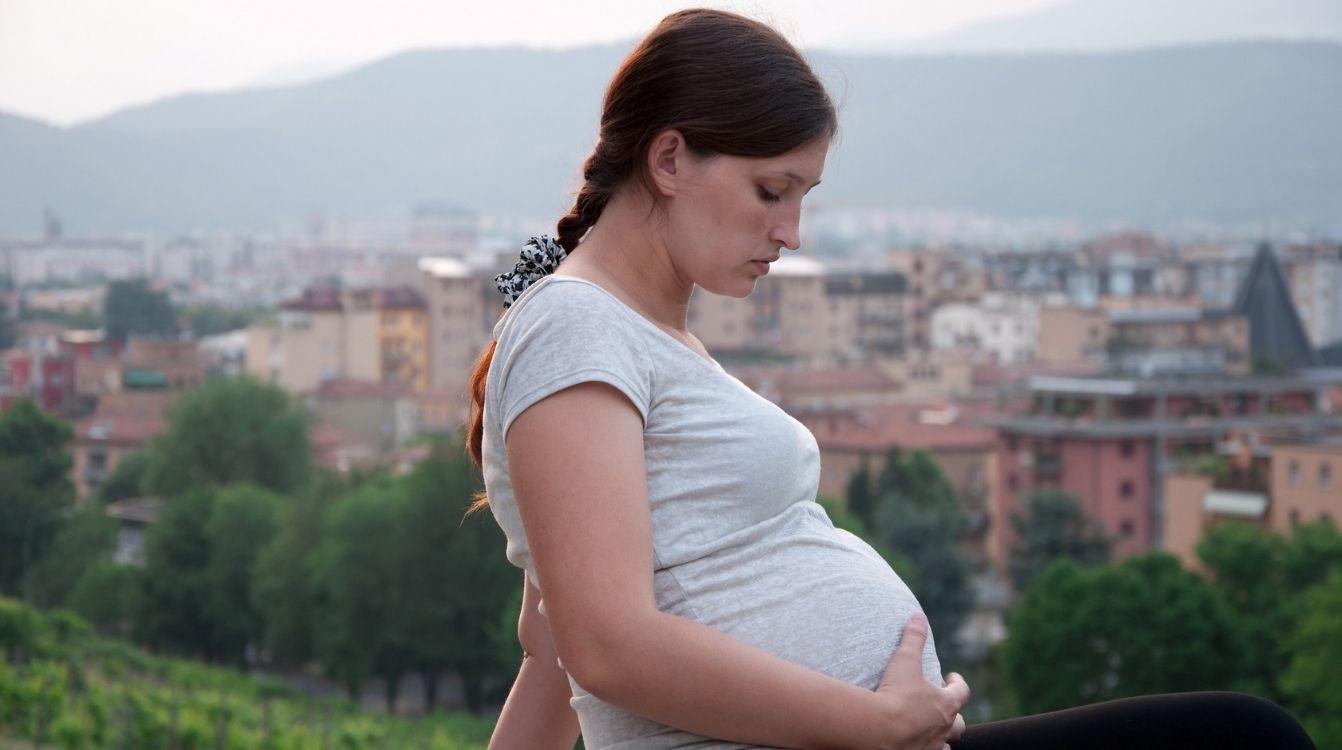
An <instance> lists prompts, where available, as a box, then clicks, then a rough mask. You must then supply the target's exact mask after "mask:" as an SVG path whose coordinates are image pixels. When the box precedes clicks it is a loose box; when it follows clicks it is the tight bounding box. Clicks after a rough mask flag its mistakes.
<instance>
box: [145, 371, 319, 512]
mask: <svg viewBox="0 0 1342 750" xmlns="http://www.w3.org/2000/svg"><path fill="white" fill-rule="evenodd" d="M309 423H310V417H309V415H308V413H307V410H306V409H305V408H304V407H303V406H302V404H301V403H299V402H298V401H297V400H295V399H293V398H291V397H290V396H289V394H287V393H285V392H284V391H283V390H282V389H280V388H279V387H278V386H275V385H271V384H269V383H263V382H261V381H259V380H256V379H254V378H250V377H240V378H210V379H209V380H207V381H205V383H203V384H201V385H200V386H198V387H196V388H193V389H191V390H189V391H187V392H186V393H184V394H182V396H181V398H179V399H178V400H177V402H176V403H175V404H174V405H173V407H172V409H171V410H170V411H169V412H168V429H167V430H165V431H164V433H163V434H161V435H159V436H158V437H157V438H155V440H154V442H153V444H152V447H151V449H150V453H151V459H150V462H149V466H148V468H147V470H146V475H145V478H144V483H143V487H144V489H145V490H147V491H148V492H149V493H150V494H154V495H159V496H162V497H169V496H172V495H174V494H176V493H180V492H183V491H185V490H187V489H189V488H192V487H196V486H199V485H213V486H220V487H222V486H226V485H230V484H238V483H250V484H254V485H256V486H258V487H263V488H265V489H268V490H272V491H274V492H278V493H281V494H286V495H287V494H291V493H293V492H294V491H295V490H298V489H299V488H301V487H303V486H304V485H305V484H306V483H307V481H308V479H309V471H310V465H311V450H310V448H309V446H308V425H309Z"/></svg>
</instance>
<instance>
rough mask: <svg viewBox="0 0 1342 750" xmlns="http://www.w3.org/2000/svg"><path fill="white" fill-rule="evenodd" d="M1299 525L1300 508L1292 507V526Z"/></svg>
mask: <svg viewBox="0 0 1342 750" xmlns="http://www.w3.org/2000/svg"><path fill="white" fill-rule="evenodd" d="M1299 525H1300V509H1299V508H1291V526H1292V527H1295V526H1299Z"/></svg>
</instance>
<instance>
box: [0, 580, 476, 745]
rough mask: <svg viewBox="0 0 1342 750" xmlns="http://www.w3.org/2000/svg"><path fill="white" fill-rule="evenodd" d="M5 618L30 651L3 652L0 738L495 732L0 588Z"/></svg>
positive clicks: (459, 738)
mask: <svg viewBox="0 0 1342 750" xmlns="http://www.w3.org/2000/svg"><path fill="white" fill-rule="evenodd" d="M12 621H22V622H23V623H24V629H23V637H24V639H25V644H26V645H25V649H24V653H25V654H26V656H25V657H24V658H22V659H19V660H14V659H12V658H11V659H10V660H7V661H0V738H8V737H19V738H23V739H25V740H27V741H28V742H25V744H24V746H25V747H27V746H29V743H32V745H33V746H39V745H40V746H47V747H59V748H121V747H135V748H145V749H146V750H168V748H181V749H182V750H186V749H188V748H199V749H201V750H205V749H206V748H216V747H219V745H218V744H217V742H218V741H219V740H220V739H221V738H222V740H223V741H224V743H225V746H227V747H228V748H229V749H230V750H274V749H277V748H283V749H285V750H319V749H321V748H331V747H339V748H342V750H381V748H386V747H407V748H426V749H428V750H483V748H484V747H485V745H486V743H487V742H488V739H489V735H490V733H491V731H492V724H493V721H492V719H489V718H476V717H472V716H468V715H465V714H461V713H451V714H436V715H433V716H430V717H425V718H420V719H416V720H406V719H398V718H394V717H388V716H380V715H376V714H370V713H366V712H363V711H360V710H359V709H358V707H357V705H355V704H354V703H353V702H351V701H347V700H332V699H320V700H318V699H305V698H303V697H302V696H300V695H298V694H297V693H296V692H294V691H293V690H291V689H290V688H288V687H286V686H284V685H282V684H280V683H277V682H275V681H272V680H265V679H256V678H252V677H248V676H246V675H244V674H241V673H239V672H236V671H232V670H227V669H219V668H212V667H206V666H202V665H198V664H193V663H190V662H185V661H178V660H174V659H166V658H162V657H156V656H150V655H147V654H144V653H142V652H140V651H138V650H137V649H135V648H132V647H131V646H129V645H128V644H125V643H122V642H119V641H114V640H106V639H103V638H100V637H97V636H95V635H93V634H92V633H91V631H90V630H89V628H88V626H87V625H85V624H84V623H82V622H81V621H80V620H79V619H78V618H75V617H73V616H71V615H69V614H67V613H64V612H59V611H57V612H52V613H49V614H45V615H44V614H42V613H39V612H37V611H36V610H33V609H30V608H28V607H26V606H24V605H21V604H19V603H18V602H15V601H13V600H6V599H0V647H3V645H4V644H5V643H6V638H7V634H9V633H10V632H11V631H10V630H8V629H6V626H5V624H6V623H7V622H12ZM0 745H4V746H6V747H8V746H9V745H8V744H6V743H5V742H4V740H3V739H0ZM15 746H16V747H17V746H18V745H17V744H16V745H15Z"/></svg>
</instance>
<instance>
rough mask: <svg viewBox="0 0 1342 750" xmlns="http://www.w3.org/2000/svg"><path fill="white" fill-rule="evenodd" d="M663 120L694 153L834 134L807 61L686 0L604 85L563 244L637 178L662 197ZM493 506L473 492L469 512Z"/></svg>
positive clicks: (782, 42) (471, 431) (478, 385)
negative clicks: (658, 141) (658, 157)
mask: <svg viewBox="0 0 1342 750" xmlns="http://www.w3.org/2000/svg"><path fill="white" fill-rule="evenodd" d="M668 128H675V129H677V130H679V131H680V133H681V135H682V136H683V137H684V138H685V145H686V147H687V148H688V149H689V150H690V151H691V152H692V153H694V154H695V155H697V156H701V157H707V156H711V155H717V154H727V155H731V156H744V157H754V158H764V157H770V156H777V155H779V154H784V153H787V152H789V151H791V150H793V149H795V148H797V147H799V146H804V145H806V144H808V143H811V142H812V141H814V140H817V139H819V138H825V139H828V140H833V138H834V136H835V135H836V134H837V132H838V116H837V114H836V112H835V107H834V103H833V101H832V100H831V99H830V97H829V94H828V93H827V92H826V91H825V88H824V86H823V85H822V84H821V82H820V80H819V78H817V77H816V75H815V73H814V72H813V71H812V70H811V68H810V66H809V65H808V64H807V62H806V60H805V59H804V58H803V57H802V55H801V54H800V53H799V52H798V51H797V50H796V48H794V47H793V46H792V44H791V43H789V42H788V41H787V39H786V38H784V37H783V35H782V34H780V33H778V32H777V31H775V30H774V29H773V28H771V27H769V26H768V25H767V24H764V23H761V22H759V21H756V20H753V19H750V18H746V17H745V16H741V15H738V14H735V13H730V12H728V11H724V10H715V9H709V8H689V9H685V10H680V11H676V12H675V13H672V14H670V15H668V16H667V17H665V18H663V19H662V21H661V23H659V24H657V27H656V28H654V29H653V30H652V31H651V32H650V33H649V34H648V36H647V37H645V38H644V39H643V41H641V42H640V43H639V44H638V46H637V47H635V48H634V50H633V51H632V52H630V53H629V55H628V56H627V57H625V59H624V61H623V62H622V63H621V64H620V67H619V69H618V70H617V71H616V72H615V77H614V78H612V79H611V82H610V85H609V86H608V87H607V88H606V95H605V101H604V103H603V104H602V108H601V133H600V136H601V137H600V139H599V141H598V142H597V145H596V148H595V149H593V151H592V154H591V155H590V156H588V157H587V161H585V162H584V163H583V169H582V176H583V185H582V188H581V189H579V190H578V196H577V199H576V200H575V201H574V202H573V208H572V209H570V210H569V212H568V213H567V214H565V215H564V217H563V218H561V219H560V220H559V222H558V225H557V229H558V232H557V235H558V236H557V239H558V241H559V244H561V245H563V246H564V249H565V250H568V251H569V252H572V251H573V250H574V249H575V248H577V247H578V242H579V241H580V240H581V239H582V237H583V235H585V234H586V233H587V230H588V229H590V228H591V227H592V225H593V224H595V223H596V220H597V217H598V216H600V215H601V210H602V209H603V208H604V207H605V206H606V203H607V201H608V200H609V199H610V197H611V196H612V195H613V194H614V193H615V192H616V190H617V189H619V188H620V187H622V186H624V185H625V184H627V183H629V182H630V181H633V182H634V183H635V184H636V185H637V186H639V187H641V188H642V189H643V190H645V191H647V193H648V194H649V195H650V196H652V198H653V207H654V208H658V207H661V201H660V200H659V195H658V192H657V190H656V186H655V184H654V183H653V180H652V176H651V175H650V174H649V173H648V169H647V162H646V159H645V158H644V157H645V155H646V152H647V150H648V148H649V147H650V146H651V145H652V139H653V137H654V136H656V135H657V134H658V133H660V132H662V131H663V130H666V129H668ZM497 344H498V342H497V341H496V340H492V341H490V342H489V344H488V345H487V346H486V347H485V349H484V351H483V352H481V354H480V356H479V357H478V358H477V359H476V361H475V366H474V368H473V369H472V371H471V379H470V393H471V399H472V408H471V417H470V421H469V422H468V424H467V428H466V448H467V450H468V451H469V452H470V454H471V457H472V458H473V459H474V460H475V463H476V465H477V466H479V465H480V464H481V463H482V458H481V454H480V444H481V441H482V440H483V439H484V420H483V408H484V400H485V379H486V374H487V373H488V371H489V364H490V362H491V361H492V360H493V359H494V348H495V346H496V345H497ZM488 504H489V498H488V497H487V496H486V494H485V492H484V491H480V492H478V493H476V496H475V498H474V502H473V503H472V504H471V506H470V508H468V509H467V511H466V514H467V515H469V514H470V513H473V512H475V511H477V510H479V509H480V508H483V507H485V506H486V505H488Z"/></svg>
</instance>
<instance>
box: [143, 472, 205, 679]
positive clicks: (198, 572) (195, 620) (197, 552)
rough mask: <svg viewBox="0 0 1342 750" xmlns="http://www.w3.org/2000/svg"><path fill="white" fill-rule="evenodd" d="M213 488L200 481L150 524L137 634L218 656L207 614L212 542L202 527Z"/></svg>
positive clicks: (182, 650)
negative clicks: (198, 484) (203, 484)
mask: <svg viewBox="0 0 1342 750" xmlns="http://www.w3.org/2000/svg"><path fill="white" fill-rule="evenodd" d="M216 491H217V490H215V489H213V488H209V487H199V488H196V489H193V490H190V491H188V492H184V493H182V494H180V495H178V496H177V497H174V498H172V499H171V500H170V501H168V502H167V503H166V504H165V506H164V508H163V513H162V514H161V515H160V516H159V519H158V522H157V523H155V524H154V525H153V526H150V527H149V534H148V537H147V538H146V540H145V568H144V575H143V586H142V587H141V593H140V597H139V601H138V602H137V603H138V605H139V606H138V611H137V613H136V618H135V634H136V639H137V640H139V641H141V642H143V643H147V644H149V645H150V646H152V647H154V648H156V649H162V650H166V651H170V652H175V653H179V654H185V655H188V656H203V657H206V658H216V656H217V652H216V650H215V632H214V627H213V623H212V622H211V620H210V618H209V617H208V615H207V612H208V609H207V606H208V605H207V601H208V600H209V598H210V592H209V567H210V543H209V538H208V537H207V535H206V530H205V529H206V526H207V524H208V523H209V521H210V513H211V510H212V507H213V504H214V498H215V493H216Z"/></svg>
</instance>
